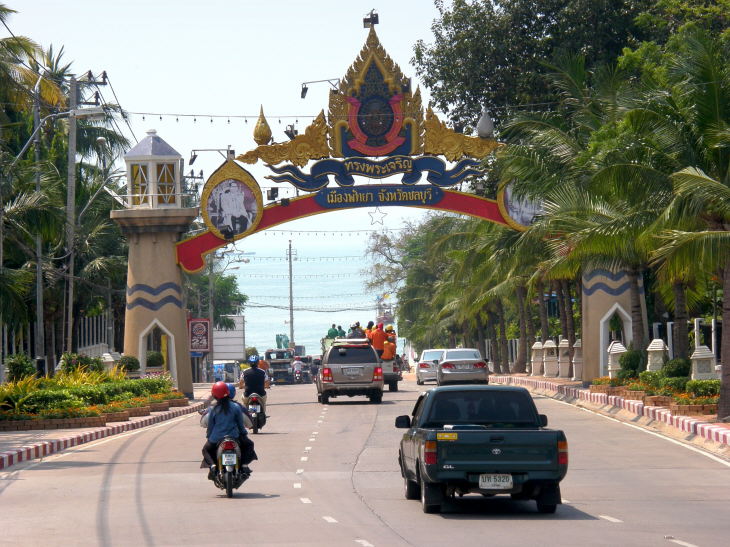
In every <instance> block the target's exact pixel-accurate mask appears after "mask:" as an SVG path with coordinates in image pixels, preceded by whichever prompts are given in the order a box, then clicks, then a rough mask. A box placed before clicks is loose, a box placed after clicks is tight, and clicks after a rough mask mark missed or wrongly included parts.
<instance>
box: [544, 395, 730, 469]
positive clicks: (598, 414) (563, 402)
mask: <svg viewBox="0 0 730 547" xmlns="http://www.w3.org/2000/svg"><path fill="white" fill-rule="evenodd" d="M545 397H547V398H548V399H550V400H552V401H555V402H556V403H560V404H561V405H567V406H571V407H573V408H577V409H578V410H583V411H585V412H590V413H591V414H595V415H596V416H600V417H601V418H606V419H607V420H611V421H612V422H616V423H619V424H622V425H625V426H626V427H631V428H632V429H636V430H637V431H643V432H644V433H647V434H649V435H654V436H655V437H659V438H660V439H664V440H665V441H668V442H670V443H674V444H676V445H677V446H683V447H684V448H686V449H687V450H691V451H692V452H697V453H698V454H702V455H703V456H705V457H707V458H710V459H711V460H713V461H716V462H717V463H721V464H722V465H724V466H726V467H730V462H728V461H725V460H723V459H722V458H718V457H717V456H715V455H714V454H710V453H709V452H705V451H704V450H701V449H699V448H696V447H694V446H691V445H688V444H685V443H681V442H679V441H677V440H675V439H672V438H671V437H665V436H664V435H661V434H659V433H654V432H653V431H649V430H648V429H644V428H643V427H639V426H638V425H634V424H628V423H626V422H622V421H621V420H617V419H616V418H612V417H611V416H604V415H603V414H601V413H600V412H596V411H595V410H590V409H588V408H583V407H582V406H576V405H572V404H570V403H566V402H565V401H560V400H558V399H553V398H552V397H548V396H547V395H545Z"/></svg>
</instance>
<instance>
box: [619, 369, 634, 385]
mask: <svg viewBox="0 0 730 547" xmlns="http://www.w3.org/2000/svg"><path fill="white" fill-rule="evenodd" d="M616 378H618V379H619V380H622V381H624V382H626V381H628V380H635V379H636V378H638V374H637V373H636V371H635V370H625V369H621V370H619V371H618V372H617V373H616Z"/></svg>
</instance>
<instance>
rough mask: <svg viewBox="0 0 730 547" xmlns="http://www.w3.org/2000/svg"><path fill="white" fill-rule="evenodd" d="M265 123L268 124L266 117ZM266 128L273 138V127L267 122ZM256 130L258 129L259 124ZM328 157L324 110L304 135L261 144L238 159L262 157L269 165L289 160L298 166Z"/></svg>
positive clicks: (249, 160) (251, 160)
mask: <svg viewBox="0 0 730 547" xmlns="http://www.w3.org/2000/svg"><path fill="white" fill-rule="evenodd" d="M262 116H263V114H262ZM261 119H262V118H259V123H261ZM264 124H266V120H265V119H264ZM266 128H267V129H268V130H269V139H271V129H269V126H268V124H266ZM256 130H257V131H258V124H257V127H256ZM254 138H255V137H254ZM256 142H257V143H259V140H258V139H257V140H256ZM327 157H329V147H328V146H327V120H325V117H324V111H322V112H320V113H319V116H317V117H316V118H315V119H314V121H313V122H312V123H311V124H310V125H309V126H308V127H307V128H306V129H305V130H304V135H297V136H296V137H294V139H293V140H291V141H289V142H285V143H275V144H270V145H269V144H260V146H258V147H256V148H255V149H253V150H250V151H248V152H246V153H245V154H241V155H239V156H238V157H237V158H236V159H237V160H238V161H242V162H243V163H249V164H253V163H256V162H257V161H258V160H259V159H262V160H264V161H265V162H266V163H268V164H269V165H276V164H277V163H281V162H282V161H289V162H291V163H293V164H294V165H296V166H298V167H303V166H305V165H306V164H307V162H308V161H309V160H321V159H323V158H327Z"/></svg>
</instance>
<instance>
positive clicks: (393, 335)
mask: <svg viewBox="0 0 730 547" xmlns="http://www.w3.org/2000/svg"><path fill="white" fill-rule="evenodd" d="M385 334H387V335H388V340H390V341H391V342H393V343H394V344H395V343H396V342H397V337H398V335H397V334H396V333H395V329H394V328H393V325H388V326H387V327H385Z"/></svg>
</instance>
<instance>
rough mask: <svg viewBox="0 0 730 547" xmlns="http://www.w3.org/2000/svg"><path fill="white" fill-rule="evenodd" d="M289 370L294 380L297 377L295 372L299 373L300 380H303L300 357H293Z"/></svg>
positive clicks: (302, 366)
mask: <svg viewBox="0 0 730 547" xmlns="http://www.w3.org/2000/svg"><path fill="white" fill-rule="evenodd" d="M291 368H292V373H293V374H294V377H295V378H296V376H297V372H299V377H300V378H302V379H303V378H304V363H303V362H302V358H301V357H299V356H298V355H295V356H294V361H292V364H291Z"/></svg>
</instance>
